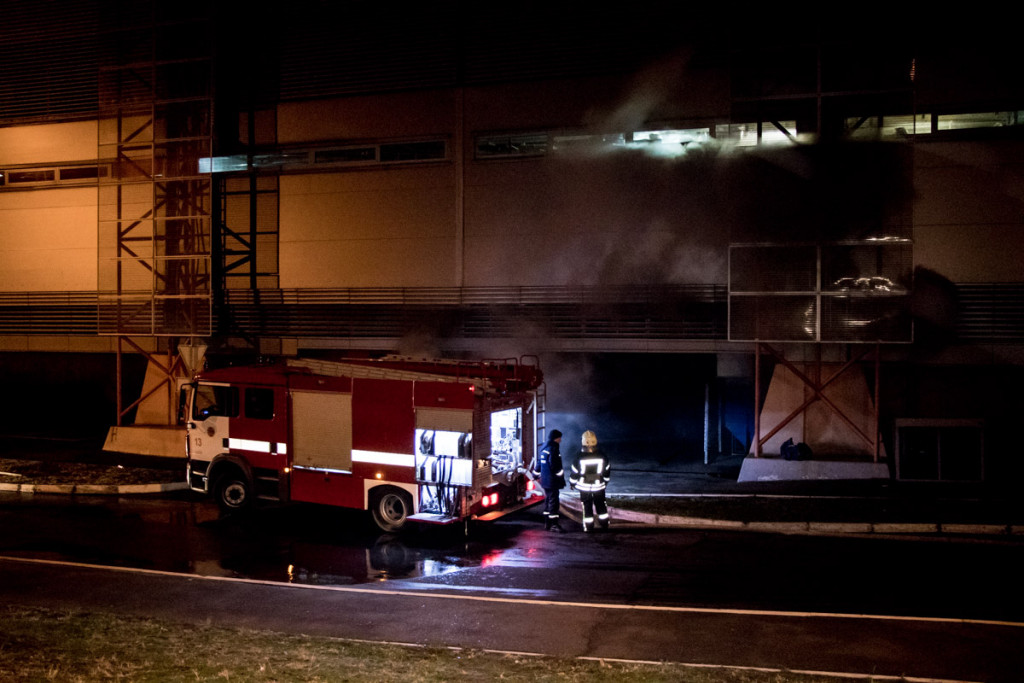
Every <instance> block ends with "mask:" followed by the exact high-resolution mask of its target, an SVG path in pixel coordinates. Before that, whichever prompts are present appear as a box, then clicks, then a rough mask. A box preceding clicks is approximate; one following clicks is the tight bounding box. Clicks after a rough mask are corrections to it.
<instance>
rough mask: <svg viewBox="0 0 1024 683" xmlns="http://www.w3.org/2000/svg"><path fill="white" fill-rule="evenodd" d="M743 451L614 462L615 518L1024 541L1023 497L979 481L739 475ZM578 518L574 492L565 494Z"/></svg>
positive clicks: (612, 492)
mask: <svg viewBox="0 0 1024 683" xmlns="http://www.w3.org/2000/svg"><path fill="white" fill-rule="evenodd" d="M741 463H742V457H732V458H721V459H719V460H717V461H713V462H711V463H709V464H704V463H702V462H690V463H677V464H659V463H657V462H654V461H634V462H629V463H624V464H622V465H619V466H618V467H616V465H615V463H614V462H613V466H612V478H611V482H610V483H609V485H608V492H607V495H608V501H609V512H610V513H611V518H612V523H613V524H614V523H620V524H644V525H657V526H668V527H678V528H692V529H718V530H741V531H763V532H772V533H787V534H819V535H833V534H859V535H889V534H910V535H940V536H942V537H945V538H949V537H957V538H967V537H985V538H991V537H997V538H1004V539H1008V540H1009V539H1013V540H1024V501H1022V500H1021V498H1020V497H1018V496H1012V495H1010V493H1008V491H1006V490H1002V491H997V490H994V489H993V488H992V487H989V486H986V485H983V484H977V483H975V484H965V483H952V482H896V481H893V480H889V479H872V480H815V481H758V482H742V483H740V482H737V481H736V474H737V473H738V471H739V467H740V465H741ZM562 499H563V508H567V509H568V510H569V511H571V515H572V516H573V518H574V519H576V520H577V521H578V519H579V516H580V515H581V508H582V506H581V503H580V500H579V494H578V493H576V492H573V491H569V490H568V489H567V490H565V491H563V493H562Z"/></svg>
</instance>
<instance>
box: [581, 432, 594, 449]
mask: <svg viewBox="0 0 1024 683" xmlns="http://www.w3.org/2000/svg"><path fill="white" fill-rule="evenodd" d="M583 445H584V446H586V447H587V448H593V447H594V446H596V445H597V434H595V433H594V432H592V431H590V430H589V429H588V430H587V431H585V432H583Z"/></svg>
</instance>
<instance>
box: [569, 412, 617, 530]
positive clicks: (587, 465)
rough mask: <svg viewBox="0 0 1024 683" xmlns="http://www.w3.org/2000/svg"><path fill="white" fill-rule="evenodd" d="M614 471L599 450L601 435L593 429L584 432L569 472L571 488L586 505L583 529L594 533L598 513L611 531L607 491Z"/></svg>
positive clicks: (602, 522)
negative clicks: (598, 436) (606, 498)
mask: <svg viewBox="0 0 1024 683" xmlns="http://www.w3.org/2000/svg"><path fill="white" fill-rule="evenodd" d="M611 474H612V470H611V464H610V463H609V462H608V458H607V457H606V456H605V455H604V454H603V453H602V452H601V451H600V450H598V448H597V435H596V434H594V432H592V431H590V430H589V429H588V430H587V431H585V432H583V445H582V448H580V452H579V455H577V456H576V460H575V461H573V464H572V471H571V472H570V473H569V485H570V486H572V488H574V489H578V490H579V492H580V501H582V502H583V530H584V531H593V530H594V526H595V525H594V521H595V520H594V513H595V511H596V512H597V520H596V521H597V523H598V524H600V525H601V528H602V529H607V528H608V505H607V504H606V503H605V499H604V489H605V486H607V485H608V479H610V478H611Z"/></svg>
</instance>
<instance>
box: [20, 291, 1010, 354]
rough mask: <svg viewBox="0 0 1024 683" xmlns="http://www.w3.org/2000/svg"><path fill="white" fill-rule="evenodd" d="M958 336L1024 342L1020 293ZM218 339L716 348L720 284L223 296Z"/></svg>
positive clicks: (54, 322)
mask: <svg viewBox="0 0 1024 683" xmlns="http://www.w3.org/2000/svg"><path fill="white" fill-rule="evenodd" d="M103 296H104V293H102V292H0V334H3V335H11V334H18V335H58V334H59V335H96V334H99V333H100V331H101V330H103V329H104V326H103V320H101V316H102V315H104V314H103V310H104V307H103V306H101V301H102V300H103ZM952 305H955V306H956V309H955V313H953V314H951V315H952V316H953V319H954V320H955V323H954V324H955V330H956V336H957V337H958V338H959V340H960V341H963V342H973V343H1005V344H1020V343H1024V283H971V284H960V285H957V286H956V303H955V304H952ZM214 315H215V319H216V320H215V324H216V326H217V330H218V333H219V334H229V335H230V334H237V335H246V336H253V337H260V336H268V337H270V336H284V337H332V338H343V337H351V338H369V337H401V336H403V335H405V334H408V333H410V332H417V331H423V332H428V333H430V334H436V335H442V336H446V337H464V338H467V339H479V338H502V337H527V336H548V337H554V338H563V339H583V340H586V339H638V340H662V339H679V340H713V341H722V340H725V339H726V320H727V292H726V288H725V287H724V286H722V285H667V286H637V287H463V288H459V287H438V288H430V287H410V288H359V289H274V290H258V291H253V290H230V291H228V292H226V293H225V295H224V297H223V300H222V302H221V303H220V304H218V305H217V306H216V309H215V311H214Z"/></svg>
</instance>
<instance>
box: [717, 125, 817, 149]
mask: <svg viewBox="0 0 1024 683" xmlns="http://www.w3.org/2000/svg"><path fill="white" fill-rule="evenodd" d="M760 125H761V131H760V133H759V132H758V130H757V128H758V123H757V122H756V121H754V122H752V123H724V124H720V125H717V126H715V139H716V140H718V142H719V143H720V144H723V145H728V146H732V147H755V146H757V145H778V144H793V143H794V142H803V141H805V140H806V139H807V136H806V135H803V134H799V133H797V128H796V121H762V122H761V124H760Z"/></svg>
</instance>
